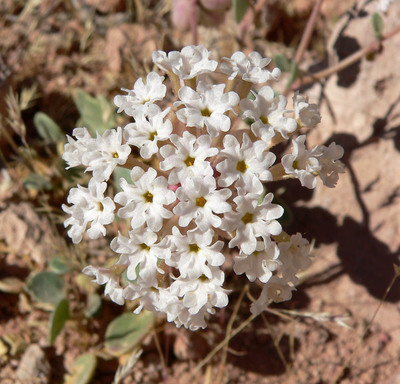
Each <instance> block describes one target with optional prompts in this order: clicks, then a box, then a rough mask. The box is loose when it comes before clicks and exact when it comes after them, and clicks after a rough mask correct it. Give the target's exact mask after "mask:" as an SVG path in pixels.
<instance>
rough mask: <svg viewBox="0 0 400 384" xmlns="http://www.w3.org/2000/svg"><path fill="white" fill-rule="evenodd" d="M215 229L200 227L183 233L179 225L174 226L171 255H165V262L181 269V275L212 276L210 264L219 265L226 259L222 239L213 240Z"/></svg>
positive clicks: (192, 276)
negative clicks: (202, 228)
mask: <svg viewBox="0 0 400 384" xmlns="http://www.w3.org/2000/svg"><path fill="white" fill-rule="evenodd" d="M213 236H214V231H212V230H211V229H209V230H207V231H205V232H202V231H200V230H198V229H196V230H192V231H188V232H187V233H186V235H182V234H181V233H180V232H179V229H178V228H177V227H173V228H172V235H170V236H169V237H170V245H171V247H172V249H173V251H172V252H171V254H170V256H166V257H163V258H164V259H165V263H166V264H167V265H169V266H171V267H174V268H177V269H178V270H179V273H180V276H181V277H185V278H186V277H188V278H189V279H197V278H198V277H200V276H201V275H205V276H207V277H209V278H211V276H212V274H211V271H210V268H209V266H210V265H211V266H215V267H218V266H220V265H222V264H223V262H224V261H225V257H224V255H223V254H222V253H221V250H222V248H223V246H224V243H223V242H222V241H217V242H215V243H213V244H212V242H213Z"/></svg>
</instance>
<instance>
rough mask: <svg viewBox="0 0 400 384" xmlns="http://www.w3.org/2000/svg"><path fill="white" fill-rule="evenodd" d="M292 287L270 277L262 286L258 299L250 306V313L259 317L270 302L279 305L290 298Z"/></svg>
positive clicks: (282, 280)
mask: <svg viewBox="0 0 400 384" xmlns="http://www.w3.org/2000/svg"><path fill="white" fill-rule="evenodd" d="M293 290H295V288H294V287H292V286H291V285H289V284H288V282H287V281H285V280H284V279H282V278H280V277H277V276H272V277H271V279H270V280H269V281H268V282H267V283H266V284H264V286H263V289H262V291H261V294H260V296H259V298H258V299H257V300H256V301H255V302H254V303H253V304H252V305H251V307H250V312H251V313H252V314H257V315H259V314H260V313H261V312H263V311H265V310H266V309H267V306H268V304H269V303H270V302H271V301H274V302H275V303H279V302H281V301H287V300H290V299H291V298H292V291H293Z"/></svg>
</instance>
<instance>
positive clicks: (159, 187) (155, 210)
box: [114, 167, 175, 232]
mask: <svg viewBox="0 0 400 384" xmlns="http://www.w3.org/2000/svg"><path fill="white" fill-rule="evenodd" d="M131 179H132V181H133V185H131V184H128V182H127V181H126V180H125V179H121V180H120V185H121V188H122V192H119V193H117V194H116V196H115V198H114V200H115V202H116V203H118V204H121V205H122V206H123V207H122V208H120V209H119V210H118V215H119V216H120V217H121V218H124V219H125V218H132V220H131V226H132V228H133V229H135V228H139V227H141V226H142V225H143V224H145V223H146V224H147V226H148V227H149V228H150V229H151V230H152V231H153V232H158V231H159V230H160V229H161V227H162V221H163V219H168V218H171V217H172V216H173V214H172V212H171V211H169V210H168V209H166V208H164V205H168V204H171V203H173V202H174V201H175V193H174V192H173V191H171V190H169V189H168V183H167V180H166V179H165V177H163V176H159V177H157V171H156V170H155V169H154V168H149V169H148V170H147V171H146V172H145V171H143V169H142V168H140V167H134V168H133V169H132V171H131Z"/></svg>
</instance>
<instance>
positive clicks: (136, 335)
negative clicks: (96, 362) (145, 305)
mask: <svg viewBox="0 0 400 384" xmlns="http://www.w3.org/2000/svg"><path fill="white" fill-rule="evenodd" d="M152 321H153V312H148V311H142V312H141V313H140V314H138V315H136V314H134V313H124V314H122V315H120V316H118V317H117V318H116V319H114V320H113V321H112V322H111V323H110V324H109V325H108V327H107V330H106V333H105V341H104V347H105V349H106V350H107V351H108V352H109V353H111V354H112V355H114V356H121V355H123V354H125V353H127V352H128V351H130V350H131V349H132V348H133V347H135V345H137V344H138V343H139V342H140V341H141V339H142V338H143V337H144V336H145V335H146V334H147V333H148V331H149V329H150V328H151V326H152Z"/></svg>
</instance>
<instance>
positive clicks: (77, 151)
mask: <svg viewBox="0 0 400 384" xmlns="http://www.w3.org/2000/svg"><path fill="white" fill-rule="evenodd" d="M72 136H74V137H75V138H76V140H74V139H73V138H72V137H71V136H69V135H67V140H68V143H67V144H65V146H64V153H63V155H62V158H63V160H65V162H66V163H67V167H66V169H69V168H71V167H77V166H79V165H83V162H82V155H83V154H84V153H85V152H87V151H88V150H90V151H93V150H96V140H95V139H94V138H93V137H92V136H91V135H90V133H89V131H88V130H87V128H75V129H74V130H73V131H72Z"/></svg>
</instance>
